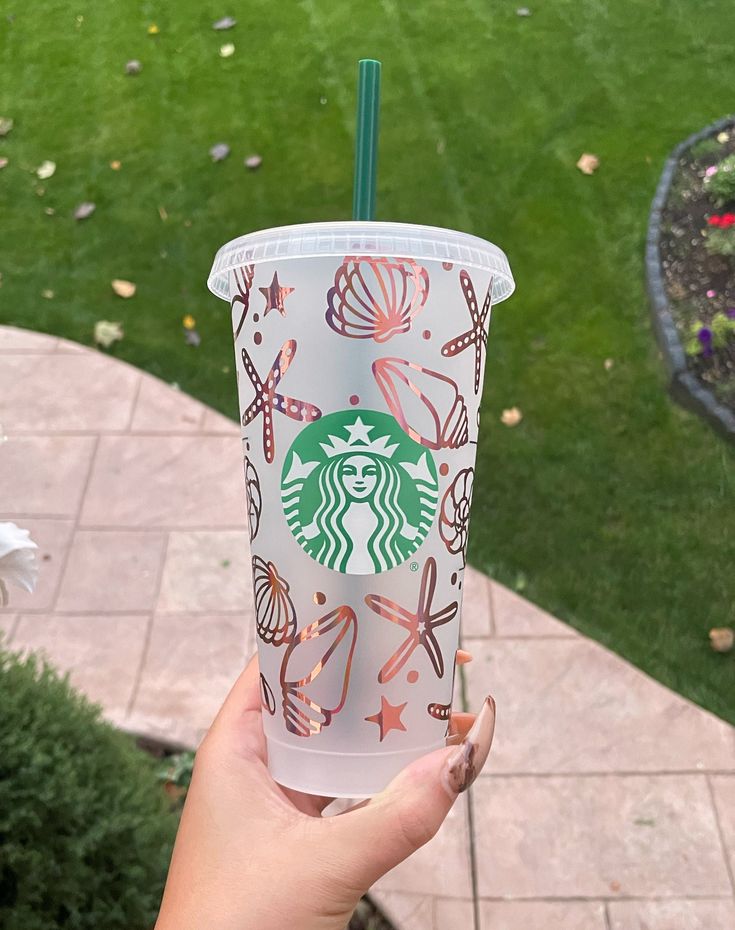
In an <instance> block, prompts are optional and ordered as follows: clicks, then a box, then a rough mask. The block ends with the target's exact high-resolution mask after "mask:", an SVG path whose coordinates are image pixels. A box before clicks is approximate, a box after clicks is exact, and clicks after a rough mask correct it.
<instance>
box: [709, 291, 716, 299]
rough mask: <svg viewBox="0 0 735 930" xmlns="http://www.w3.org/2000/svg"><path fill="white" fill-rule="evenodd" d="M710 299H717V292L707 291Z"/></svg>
mask: <svg viewBox="0 0 735 930" xmlns="http://www.w3.org/2000/svg"><path fill="white" fill-rule="evenodd" d="M707 296H708V297H717V291H713V290H709V291H707Z"/></svg>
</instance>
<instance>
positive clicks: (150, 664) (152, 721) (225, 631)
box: [126, 614, 247, 745]
mask: <svg viewBox="0 0 735 930" xmlns="http://www.w3.org/2000/svg"><path fill="white" fill-rule="evenodd" d="M246 645H247V631H246V625H245V622H244V621H243V618H242V617H237V616H232V615H218V614H209V615H207V616H206V617H202V616H196V615H185V614H156V615H155V616H154V619H153V627H152V629H151V635H150V641H149V644H148V653H147V656H146V660H145V663H144V665H143V671H142V675H141V681H140V687H139V689H138V694H137V696H136V699H135V702H134V704H133V708H132V711H131V714H130V716H129V718H128V720H127V721H126V724H127V725H128V726H129V727H131V728H132V729H134V730H140V731H143V732H146V733H151V734H154V735H157V736H160V737H166V738H168V739H172V740H178V741H181V742H182V743H186V744H189V745H194V744H197V743H198V742H199V741H200V739H201V737H202V736H203V735H204V733H205V732H206V730H207V729H208V728H209V726H210V724H211V723H212V720H213V719H214V716H215V714H216V713H217V711H218V710H219V708H220V705H221V704H222V701H223V700H224V699H225V697H226V695H227V693H228V691H229V690H230V688H231V687H232V685H233V683H234V681H235V679H236V678H237V676H238V675H239V674H240V672H241V671H242V670H243V668H244V666H245V662H246V658H247V657H246V655H245V651H246Z"/></svg>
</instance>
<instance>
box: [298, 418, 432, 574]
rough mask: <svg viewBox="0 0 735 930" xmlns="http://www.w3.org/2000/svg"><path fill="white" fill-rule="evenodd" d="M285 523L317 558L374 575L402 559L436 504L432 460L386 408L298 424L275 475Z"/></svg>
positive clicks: (342, 568) (427, 526)
mask: <svg viewBox="0 0 735 930" xmlns="http://www.w3.org/2000/svg"><path fill="white" fill-rule="evenodd" d="M281 497H282V501H283V512H284V514H285V516H286V522H287V523H288V526H289V528H290V530H291V532H292V533H293V535H294V537H295V539H296V541H297V542H298V544H299V545H300V546H301V547H302V548H303V549H304V550H305V551H306V552H308V554H309V555H310V556H311V557H312V559H315V560H316V561H317V562H320V563H321V564H322V565H325V566H326V567H327V568H331V569H334V570H335V571H338V572H343V573H346V574H348V575H374V574H376V573H377V572H384V571H387V570H388V569H389V568H395V567H396V566H397V565H400V564H401V563H402V562H405V561H406V559H408V558H409V557H410V556H411V555H412V554H413V553H414V552H415V551H416V550H417V549H418V547H419V546H420V545H421V543H422V542H423V541H424V540H425V539H426V536H427V534H428V532H429V529H430V528H431V524H432V522H433V520H434V515H435V514H436V508H437V498H438V488H437V477H436V465H435V464H434V459H433V457H432V455H431V452H430V451H429V450H427V449H426V448H425V447H424V446H421V445H419V444H418V443H417V442H414V441H413V439H411V438H410V436H408V435H407V434H406V433H404V432H403V430H402V429H401V427H400V426H399V425H398V423H397V422H396V421H395V420H394V419H393V417H391V416H389V415H388V414H386V413H378V412H377V411H375V410H360V411H355V410H342V411H340V412H339V413H332V414H330V415H329V416H324V417H322V418H321V419H320V420H316V421H315V422H314V423H311V424H310V425H309V426H307V427H306V428H305V429H303V430H302V431H301V432H300V433H299V435H298V436H297V437H296V439H295V440H294V442H293V445H292V446H291V448H290V449H289V450H288V452H287V454H286V458H285V461H284V463H283V473H282V475H281Z"/></svg>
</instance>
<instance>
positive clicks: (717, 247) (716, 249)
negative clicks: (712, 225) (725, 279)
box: [704, 226, 735, 258]
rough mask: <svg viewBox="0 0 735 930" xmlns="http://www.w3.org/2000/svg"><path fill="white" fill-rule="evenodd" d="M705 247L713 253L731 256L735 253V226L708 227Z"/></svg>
mask: <svg viewBox="0 0 735 930" xmlns="http://www.w3.org/2000/svg"><path fill="white" fill-rule="evenodd" d="M704 247H705V248H706V249H707V251H708V252H710V253H711V254H712V255H724V256H725V257H726V258H731V257H732V256H733V255H735V226H730V227H729V228H728V229H708V230H707V238H706V239H705V240H704Z"/></svg>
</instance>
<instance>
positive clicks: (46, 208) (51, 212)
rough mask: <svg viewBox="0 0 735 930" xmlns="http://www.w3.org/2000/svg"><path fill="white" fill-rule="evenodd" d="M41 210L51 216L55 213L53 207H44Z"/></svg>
mask: <svg viewBox="0 0 735 930" xmlns="http://www.w3.org/2000/svg"><path fill="white" fill-rule="evenodd" d="M43 212H44V213H45V214H46V216H53V215H54V214H55V213H56V210H54V208H53V207H45V208H44V211H43Z"/></svg>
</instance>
